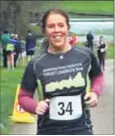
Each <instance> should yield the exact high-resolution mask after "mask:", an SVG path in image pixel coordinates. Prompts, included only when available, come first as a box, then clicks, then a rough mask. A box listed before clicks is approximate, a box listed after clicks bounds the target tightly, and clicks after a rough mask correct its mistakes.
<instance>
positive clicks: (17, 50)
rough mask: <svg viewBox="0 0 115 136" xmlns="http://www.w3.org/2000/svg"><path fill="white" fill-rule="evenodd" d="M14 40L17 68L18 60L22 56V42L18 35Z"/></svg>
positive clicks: (15, 64) (15, 65)
mask: <svg viewBox="0 0 115 136" xmlns="http://www.w3.org/2000/svg"><path fill="white" fill-rule="evenodd" d="M14 40H15V50H14V52H15V56H14V67H17V60H18V59H19V57H20V54H21V42H20V38H19V35H18V34H15V35H14Z"/></svg>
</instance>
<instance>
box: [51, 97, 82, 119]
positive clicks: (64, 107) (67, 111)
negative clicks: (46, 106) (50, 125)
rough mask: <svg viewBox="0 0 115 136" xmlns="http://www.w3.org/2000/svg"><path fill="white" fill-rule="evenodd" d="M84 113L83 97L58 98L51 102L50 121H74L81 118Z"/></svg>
mask: <svg viewBox="0 0 115 136" xmlns="http://www.w3.org/2000/svg"><path fill="white" fill-rule="evenodd" d="M82 113H83V111H82V100H81V95H77V96H57V97H54V98H52V99H51V101H50V110H49V115H50V119H54V120H73V119H77V118H80V117H81V116H82Z"/></svg>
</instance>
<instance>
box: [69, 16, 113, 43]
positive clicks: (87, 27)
mask: <svg viewBox="0 0 115 136" xmlns="http://www.w3.org/2000/svg"><path fill="white" fill-rule="evenodd" d="M70 25H71V29H70V31H71V32H74V33H76V34H77V35H78V36H79V41H80V42H84V41H86V35H87V33H88V32H89V31H92V33H93V34H94V37H95V41H97V40H98V39H99V37H100V36H101V35H103V36H104V38H105V39H106V40H107V41H111V42H113V19H112V18H111V19H108V18H104V19H101V18H98V19H95V18H94V19H92V18H91V19H90V18H87V19H70Z"/></svg>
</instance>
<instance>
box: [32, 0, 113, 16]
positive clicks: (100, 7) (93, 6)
mask: <svg viewBox="0 0 115 136" xmlns="http://www.w3.org/2000/svg"><path fill="white" fill-rule="evenodd" d="M113 3H114V1H93V0H92V1H88V0H84V1H80V0H76V1H75V0H74V1H69V0H68V1H65V0H64V1H55V0H54V1H48V0H47V1H39V4H37V2H33V4H34V7H31V9H32V11H34V12H36V11H39V12H44V11H46V10H48V9H51V8H54V7H55V8H60V9H63V10H65V11H67V12H75V13H77V12H81V13H109V14H113V9H114V6H113ZM44 5H47V6H44ZM38 7H39V8H38Z"/></svg>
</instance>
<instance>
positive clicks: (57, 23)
mask: <svg viewBox="0 0 115 136" xmlns="http://www.w3.org/2000/svg"><path fill="white" fill-rule="evenodd" d="M68 31H69V28H68V25H67V23H66V18H65V17H64V16H62V15H60V14H58V13H57V14H56V13H51V14H49V16H48V18H47V20H46V27H45V34H46V36H47V38H48V40H49V43H50V44H51V45H52V46H53V47H56V48H60V47H63V46H64V45H66V43H67V36H68Z"/></svg>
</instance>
